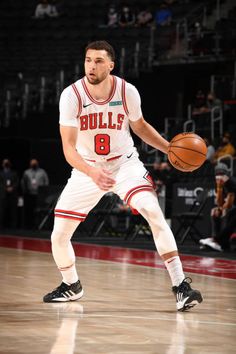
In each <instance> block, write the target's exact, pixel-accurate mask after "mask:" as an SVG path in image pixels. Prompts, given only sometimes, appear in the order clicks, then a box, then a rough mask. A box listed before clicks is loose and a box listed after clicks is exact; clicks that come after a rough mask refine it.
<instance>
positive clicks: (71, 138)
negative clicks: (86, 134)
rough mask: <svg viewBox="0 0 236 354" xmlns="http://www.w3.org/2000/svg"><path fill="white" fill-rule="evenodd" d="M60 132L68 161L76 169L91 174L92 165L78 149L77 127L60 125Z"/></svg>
mask: <svg viewBox="0 0 236 354" xmlns="http://www.w3.org/2000/svg"><path fill="white" fill-rule="evenodd" d="M60 134H61V140H62V147H63V152H64V156H65V158H66V161H67V162H68V163H69V164H70V165H71V166H72V167H74V168H75V169H77V170H79V171H81V172H83V173H85V174H86V175H89V172H90V169H91V166H90V165H89V164H87V162H86V161H85V160H84V159H83V158H82V157H81V155H80V154H79V153H78V152H77V151H76V139H77V128H75V127H67V126H63V125H60Z"/></svg>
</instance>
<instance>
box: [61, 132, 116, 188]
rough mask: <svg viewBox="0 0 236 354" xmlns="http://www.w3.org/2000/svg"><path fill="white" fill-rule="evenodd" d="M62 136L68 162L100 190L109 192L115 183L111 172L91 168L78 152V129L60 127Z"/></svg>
mask: <svg viewBox="0 0 236 354" xmlns="http://www.w3.org/2000/svg"><path fill="white" fill-rule="evenodd" d="M60 134H61V139H62V146H63V152H64V155H65V159H66V161H67V162H68V163H69V164H70V165H71V166H72V167H74V168H75V169H77V170H79V171H81V172H83V173H85V174H86V175H87V176H89V177H91V178H92V180H93V181H94V182H95V183H96V184H97V186H98V187H99V188H100V189H102V190H105V191H106V190H109V189H110V188H111V187H112V186H113V185H114V183H115V180H114V179H113V178H112V177H111V176H110V173H109V171H106V170H103V169H100V168H96V167H93V166H90V165H89V164H88V163H87V162H86V161H85V160H84V159H83V158H82V156H81V155H80V154H79V153H78V152H77V150H76V140H77V128H75V127H70V126H63V125H60Z"/></svg>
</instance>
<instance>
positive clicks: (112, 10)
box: [105, 4, 118, 27]
mask: <svg viewBox="0 0 236 354" xmlns="http://www.w3.org/2000/svg"><path fill="white" fill-rule="evenodd" d="M105 23H106V25H107V27H117V26H118V12H117V10H116V6H115V5H114V4H111V5H110V7H109V9H108V11H107V15H106V20H105Z"/></svg>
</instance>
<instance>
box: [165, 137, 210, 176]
mask: <svg viewBox="0 0 236 354" xmlns="http://www.w3.org/2000/svg"><path fill="white" fill-rule="evenodd" d="M206 154H207V146H206V143H205V141H204V140H203V139H202V138H201V137H200V136H199V135H197V134H195V133H192V132H189V133H188V132H186V133H180V134H177V135H176V136H175V137H174V138H173V139H172V140H171V141H170V145H169V149H168V152H167V156H168V160H169V162H170V163H171V165H172V166H173V167H175V168H176V169H177V170H180V171H182V172H192V171H194V170H196V169H198V168H199V167H201V166H202V164H203V163H204V161H205V160H206Z"/></svg>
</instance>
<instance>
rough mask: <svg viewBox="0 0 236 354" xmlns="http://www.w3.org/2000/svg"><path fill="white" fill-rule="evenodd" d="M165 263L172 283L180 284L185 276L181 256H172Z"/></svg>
mask: <svg viewBox="0 0 236 354" xmlns="http://www.w3.org/2000/svg"><path fill="white" fill-rule="evenodd" d="M164 263H165V266H166V268H167V270H168V272H169V275H170V278H171V282H172V285H173V286H179V284H180V283H182V281H183V280H184V278H185V275H184V272H183V267H182V263H181V261H180V258H179V256H174V257H171V258H169V259H167V260H166V261H165V262H164Z"/></svg>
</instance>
